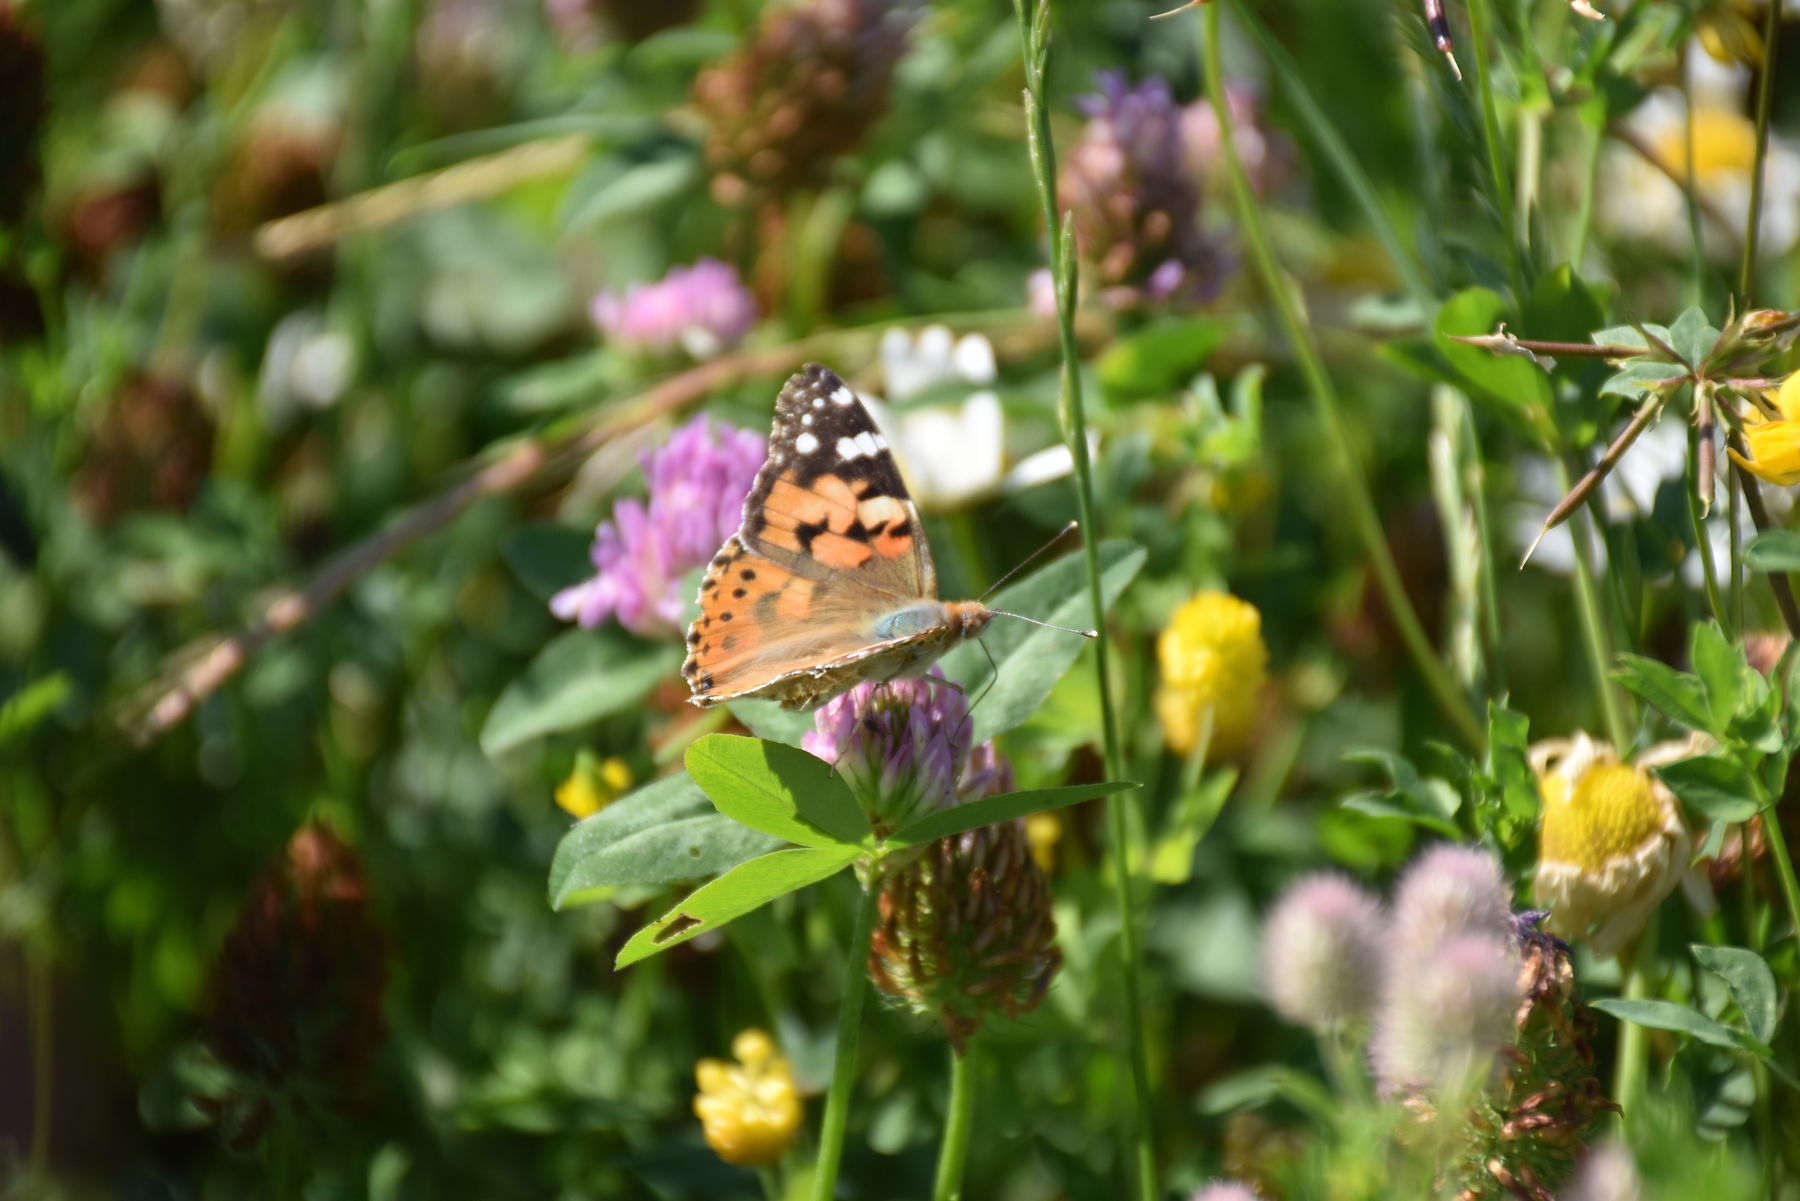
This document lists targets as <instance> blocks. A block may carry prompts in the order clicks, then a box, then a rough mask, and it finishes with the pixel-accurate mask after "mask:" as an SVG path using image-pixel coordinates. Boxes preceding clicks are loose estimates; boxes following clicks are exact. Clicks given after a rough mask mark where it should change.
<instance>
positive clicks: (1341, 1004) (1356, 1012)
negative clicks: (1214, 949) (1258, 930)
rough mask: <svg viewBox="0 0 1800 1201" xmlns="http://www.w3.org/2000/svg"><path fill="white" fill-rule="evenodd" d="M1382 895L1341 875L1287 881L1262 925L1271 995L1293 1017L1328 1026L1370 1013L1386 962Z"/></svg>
mask: <svg viewBox="0 0 1800 1201" xmlns="http://www.w3.org/2000/svg"><path fill="white" fill-rule="evenodd" d="M1383 925H1384V922H1383V917H1382V912H1381V903H1380V902H1379V901H1377V900H1376V899H1375V898H1374V897H1373V896H1371V895H1370V894H1369V893H1368V891H1367V890H1366V889H1364V888H1362V887H1361V886H1360V885H1358V884H1355V883H1354V882H1352V881H1350V880H1348V879H1346V878H1345V877H1343V876H1336V875H1330V874H1327V873H1320V874H1318V875H1314V876H1308V877H1307V878H1306V879H1304V880H1301V881H1300V882H1299V883H1297V884H1295V885H1293V886H1292V887H1290V888H1289V889H1288V890H1287V891H1286V892H1285V893H1283V894H1282V896H1281V899H1280V900H1279V901H1277V902H1276V903H1275V908H1274V910H1273V911H1271V913H1270V914H1269V920H1268V923H1267V925H1265V926H1264V928H1263V956H1262V957H1263V981H1264V984H1265V987H1266V988H1267V990H1268V995H1269V1003H1270V1004H1271V1005H1273V1006H1274V1008H1275V1012H1276V1013H1279V1014H1280V1015H1281V1016H1282V1017H1284V1018H1286V1019H1287V1020H1288V1021H1290V1022H1294V1023H1296V1024H1298V1025H1301V1026H1306V1027H1307V1028H1309V1029H1311V1030H1312V1031H1314V1032H1315V1033H1318V1034H1328V1033H1331V1032H1333V1031H1336V1030H1340V1029H1342V1028H1343V1027H1345V1026H1347V1025H1349V1024H1350V1023H1353V1022H1358V1021H1361V1020H1362V1019H1363V1018H1364V1017H1366V1016H1367V1015H1368V1012H1369V1007H1370V1005H1371V1004H1373V1002H1374V998H1375V993H1376V988H1377V984H1378V982H1379V980H1380V975H1381V971H1382V967H1383V954H1382V944H1383V942H1384V937H1385V931H1384V929H1383Z"/></svg>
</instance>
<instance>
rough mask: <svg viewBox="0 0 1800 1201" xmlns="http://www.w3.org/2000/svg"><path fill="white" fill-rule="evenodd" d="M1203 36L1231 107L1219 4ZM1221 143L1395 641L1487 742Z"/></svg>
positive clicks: (1441, 701) (1474, 736)
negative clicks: (1410, 589)
mask: <svg viewBox="0 0 1800 1201" xmlns="http://www.w3.org/2000/svg"><path fill="white" fill-rule="evenodd" d="M1205 19H1206V24H1205V38H1204V41H1203V49H1202V53H1203V55H1204V59H1205V74H1206V89H1207V95H1208V96H1210V97H1211V99H1212V102H1213V107H1214V108H1215V109H1216V110H1217V111H1219V112H1226V111H1229V110H1228V109H1227V108H1226V107H1225V106H1226V98H1225V74H1224V68H1223V66H1222V65H1221V58H1220V53H1219V28H1220V17H1219V10H1218V9H1217V8H1216V7H1212V6H1209V7H1208V8H1207V9H1206V14H1205ZM1219 132H1220V135H1221V136H1220V145H1221V147H1222V148H1223V150H1224V152H1225V163H1226V175H1227V177H1228V178H1229V179H1230V180H1231V190H1232V194H1233V196H1234V198H1235V199H1236V201H1237V209H1238V223H1239V228H1240V229H1241V231H1242V233H1243V237H1244V242H1245V245H1246V246H1247V247H1248V249H1249V251H1250V259H1251V263H1252V265H1253V266H1254V267H1255V270H1256V274H1257V276H1258V277H1259V279H1260V280H1261V282H1262V285H1263V290H1264V291H1265V292H1266V293H1267V294H1268V297H1269V301H1270V303H1271V304H1272V305H1274V307H1275V311H1276V314H1277V316H1278V317H1279V318H1280V320H1281V325H1282V328H1283V330H1284V331H1285V332H1286V333H1287V337H1288V342H1289V343H1290V344H1291V345H1292V346H1293V348H1294V357H1295V358H1296V360H1297V361H1298V363H1299V366H1300V371H1301V374H1302V375H1304V376H1305V377H1306V382H1307V390H1308V391H1309V392H1311V393H1312V398H1313V404H1314V407H1315V408H1316V409H1317V410H1318V413H1319V419H1320V423H1321V424H1322V425H1323V426H1324V427H1325V436H1326V440H1327V441H1328V442H1330V443H1331V444H1332V445H1333V446H1335V447H1337V448H1338V449H1339V452H1340V453H1341V454H1342V456H1343V461H1342V463H1341V467H1342V469H1343V480H1344V493H1345V501H1346V507H1347V508H1348V510H1349V515H1350V519H1351V523H1352V524H1353V525H1354V526H1355V528H1356V532H1357V534H1358V536H1359V537H1360V538H1361V540H1362V543H1363V547H1364V550H1365V551H1366V552H1367V554H1368V556H1369V563H1370V566H1371V567H1372V568H1373V570H1374V572H1375V581H1376V584H1377V585H1378V586H1379V588H1380V590H1381V594H1382V599H1383V600H1385V601H1386V602H1387V607H1388V611H1389V613H1390V614H1392V616H1393V619H1394V625H1395V626H1396V627H1397V628H1398V629H1399V631H1400V636H1401V640H1402V641H1403V642H1404V643H1405V644H1406V648H1407V651H1408V652H1409V653H1410V654H1411V656H1412V659H1413V664H1414V666H1415V667H1416V668H1417V670H1418V672H1419V674H1420V675H1421V676H1423V677H1424V679H1425V684H1426V686H1427V687H1428V688H1429V689H1430V690H1431V693H1432V695H1433V696H1434V697H1435V698H1436V699H1437V702H1438V705H1439V707H1440V708H1442V709H1443V711H1444V714H1445V716H1447V717H1448V718H1449V719H1450V722H1451V724H1452V725H1453V726H1455V727H1456V730H1457V733H1458V734H1460V735H1461V736H1462V738H1463V740H1464V741H1465V742H1467V743H1468V744H1469V745H1470V746H1472V747H1480V746H1481V745H1482V744H1483V742H1484V741H1485V736H1484V735H1483V733H1482V730H1481V727H1480V725H1479V724H1477V722H1476V721H1475V716H1474V713H1473V711H1472V710H1471V709H1470V707H1469V702H1468V698H1466V697H1465V696H1464V695H1463V694H1462V692H1461V691H1460V690H1459V689H1458V688H1457V686H1456V682H1455V681H1454V680H1452V679H1451V678H1450V674H1449V672H1448V671H1447V670H1446V669H1445V667H1444V664H1443V662H1442V660H1441V659H1440V658H1439V656H1438V652H1437V650H1436V648H1434V647H1433V646H1432V645H1431V640H1430V639H1429V638H1428V637H1426V634H1425V630H1424V627H1423V626H1421V625H1420V624H1419V617H1418V614H1417V613H1416V612H1415V611H1414V610H1413V606H1412V602H1411V601H1410V600H1409V599H1408V598H1407V595H1406V588H1405V585H1404V584H1402V583H1401V581H1400V571H1399V569H1398V567H1396V566H1395V564H1394V556H1393V552H1392V551H1391V550H1389V548H1388V545H1387V542H1386V540H1385V538H1384V537H1383V535H1382V532H1381V521H1380V518H1379V517H1377V516H1376V512H1375V502H1374V501H1373V500H1372V499H1371V498H1370V496H1369V490H1368V484H1367V481H1365V480H1364V478H1363V475H1362V472H1361V471H1360V469H1359V468H1358V466H1357V463H1356V461H1355V457H1354V454H1353V452H1352V451H1351V449H1350V447H1351V440H1350V435H1349V432H1348V430H1347V429H1346V428H1345V424H1344V417H1343V413H1342V411H1341V409H1340V407H1339V405H1338V398H1337V392H1336V390H1335V389H1334V388H1333V386H1332V383H1331V377H1330V376H1329V375H1328V374H1326V371H1325V367H1324V364H1323V363H1321V362H1320V360H1319V356H1318V352H1317V350H1316V349H1315V348H1314V347H1313V344H1312V338H1311V336H1310V334H1309V333H1308V331H1307V328H1306V324H1305V321H1304V319H1303V318H1302V317H1301V315H1300V311H1299V309H1298V307H1297V306H1296V305H1295V303H1294V300H1293V297H1292V296H1291V295H1290V294H1289V292H1288V285H1287V281H1286V280H1284V279H1283V278H1282V275H1281V270H1280V267H1279V266H1278V265H1277V263H1276V261H1275V254H1274V251H1273V249H1272V248H1271V247H1270V244H1269V235H1268V231H1267V230H1266V229H1265V228H1264V225H1263V220H1262V212H1261V209H1260V208H1259V206H1258V204H1257V201H1256V197H1255V194H1254V193H1253V192H1252V191H1251V189H1250V181H1249V178H1248V177H1247V176H1246V175H1245V173H1244V163H1243V159H1242V158H1241V157H1240V156H1239V154H1238V149H1237V139H1236V136H1235V134H1234V132H1233V130H1232V127H1231V123H1230V122H1228V121H1227V122H1222V123H1221V124H1220V128H1219Z"/></svg>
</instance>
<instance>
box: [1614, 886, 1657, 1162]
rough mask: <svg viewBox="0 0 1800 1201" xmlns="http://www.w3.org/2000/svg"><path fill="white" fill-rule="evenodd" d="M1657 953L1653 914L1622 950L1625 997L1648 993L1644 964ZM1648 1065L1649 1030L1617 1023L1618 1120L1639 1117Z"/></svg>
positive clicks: (1639, 997)
mask: <svg viewBox="0 0 1800 1201" xmlns="http://www.w3.org/2000/svg"><path fill="white" fill-rule="evenodd" d="M1655 954H1656V915H1655V914H1654V913H1653V914H1651V917H1650V923H1649V924H1648V925H1647V926H1645V927H1644V932H1643V933H1642V934H1640V935H1638V936H1637V938H1636V939H1635V940H1633V942H1632V944H1631V946H1630V947H1628V948H1627V949H1626V951H1625V960H1626V963H1625V999H1626V1000H1628V1001H1641V1000H1644V999H1645V998H1647V997H1649V995H1650V974H1649V973H1648V972H1647V971H1646V970H1645V964H1646V963H1648V962H1649V960H1650V959H1651V958H1653V957H1654V956H1655ZM1649 1068H1650V1030H1649V1028H1648V1027H1646V1026H1641V1025H1639V1024H1638V1023H1636V1022H1623V1023H1621V1024H1620V1026H1619V1061H1618V1064H1617V1065H1616V1067H1615V1068H1614V1070H1613V1100H1614V1101H1617V1102H1618V1103H1619V1106H1620V1108H1621V1109H1622V1110H1623V1111H1624V1112H1622V1113H1621V1114H1620V1115H1619V1121H1620V1122H1621V1123H1622V1124H1624V1125H1625V1126H1627V1127H1629V1126H1631V1125H1635V1124H1636V1123H1638V1122H1639V1121H1640V1120H1641V1118H1640V1114H1639V1111H1640V1109H1641V1106H1640V1104H1639V1103H1640V1102H1641V1101H1642V1100H1643V1098H1644V1081H1645V1079H1646V1078H1647V1077H1648V1075H1649Z"/></svg>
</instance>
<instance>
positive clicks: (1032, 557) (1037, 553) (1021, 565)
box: [975, 521, 1081, 617]
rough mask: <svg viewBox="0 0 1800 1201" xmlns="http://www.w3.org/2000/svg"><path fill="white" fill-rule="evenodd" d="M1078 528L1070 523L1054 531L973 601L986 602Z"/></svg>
mask: <svg viewBox="0 0 1800 1201" xmlns="http://www.w3.org/2000/svg"><path fill="white" fill-rule="evenodd" d="M1080 528H1081V523H1080V522H1079V521H1071V522H1070V523H1069V524H1068V525H1065V526H1064V527H1063V528H1062V529H1060V530H1058V531H1056V533H1055V535H1054V536H1053V537H1051V539H1050V541H1048V542H1046V543H1044V545H1042V546H1040V547H1038V548H1037V549H1036V550H1034V551H1032V552H1031V553H1030V554H1028V555H1026V556H1025V557H1024V558H1023V559H1021V560H1019V562H1018V564H1017V565H1016V566H1015V567H1014V568H1013V569H1012V570H1011V571H1009V572H1007V573H1006V574H1005V575H1003V576H1001V577H1000V578H999V579H997V580H995V581H994V582H993V583H991V584H989V585H988V587H987V592H983V593H982V594H981V595H980V596H978V597H976V598H975V599H976V600H986V599H987V597H988V594H989V593H991V592H993V591H994V589H996V588H998V587H1000V585H1002V584H1004V583H1006V581H1008V580H1010V579H1012V578H1013V577H1014V576H1016V575H1018V574H1019V573H1020V572H1021V571H1024V570H1025V569H1026V568H1027V567H1029V566H1031V564H1032V563H1033V562H1035V561H1036V560H1037V559H1039V558H1040V557H1042V555H1043V553H1044V552H1045V551H1047V550H1049V549H1050V548H1051V547H1053V546H1055V545H1056V544H1057V543H1058V542H1061V541H1062V540H1063V539H1064V538H1067V537H1068V536H1069V531H1070V530H1078V529H1080ZM1013 616H1015V617H1016V616H1018V615H1017V614H1013Z"/></svg>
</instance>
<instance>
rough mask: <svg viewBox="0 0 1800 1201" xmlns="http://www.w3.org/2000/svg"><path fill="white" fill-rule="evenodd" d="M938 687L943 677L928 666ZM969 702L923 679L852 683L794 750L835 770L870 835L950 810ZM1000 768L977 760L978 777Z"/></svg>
mask: <svg viewBox="0 0 1800 1201" xmlns="http://www.w3.org/2000/svg"><path fill="white" fill-rule="evenodd" d="M931 674H932V676H933V677H935V678H936V679H938V680H942V679H943V678H944V675H943V672H942V671H940V670H939V669H938V668H936V667H933V668H932V669H931ZM974 728H975V727H974V723H973V722H971V721H970V720H969V703H968V701H967V700H966V699H965V698H964V697H963V694H962V693H960V692H958V691H956V690H955V689H953V688H947V687H945V686H944V685H943V684H940V683H932V682H930V681H929V680H923V679H918V680H887V681H884V682H881V683H863V684H858V685H857V686H856V687H854V688H852V689H851V690H850V691H848V692H846V693H844V694H843V695H842V696H839V697H835V698H833V699H832V700H830V701H827V702H826V703H825V704H824V705H822V706H821V707H820V708H819V710H818V711H817V712H816V713H814V714H813V732H812V733H810V734H808V735H806V736H805V737H803V738H802V739H801V740H800V745H801V746H802V747H803V748H804V749H806V750H807V751H809V752H810V753H812V754H814V755H817V756H818V757H819V758H821V759H823V760H825V762H827V763H830V764H834V765H835V766H836V767H837V770H838V775H840V776H841V777H842V778H843V780H844V783H846V784H848V785H849V786H850V791H851V793H852V794H853V795H854V796H855V797H856V800H857V803H858V804H859V805H861V806H862V810H863V812H864V813H866V814H868V816H869V822H870V824H871V825H873V826H874V827H875V832H876V834H878V835H887V834H891V833H893V832H894V831H896V830H899V829H901V828H902V827H904V826H906V825H908V824H910V823H911V822H913V821H916V820H917V819H919V818H921V817H924V816H925V815H926V814H928V813H931V812H933V811H934V810H938V809H947V808H949V807H950V806H951V805H954V804H956V803H957V798H958V791H959V784H960V782H961V780H962V777H963V774H964V772H965V770H966V769H967V768H968V766H969V760H970V747H969V739H970V737H971V735H972V734H973V733H974ZM1002 763H1003V761H1000V762H995V761H994V760H993V759H992V758H989V759H985V760H984V761H983V763H982V765H981V767H982V769H983V771H984V772H987V771H993V772H996V773H997V772H998V771H999V770H1000V767H1001V764H1002Z"/></svg>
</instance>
